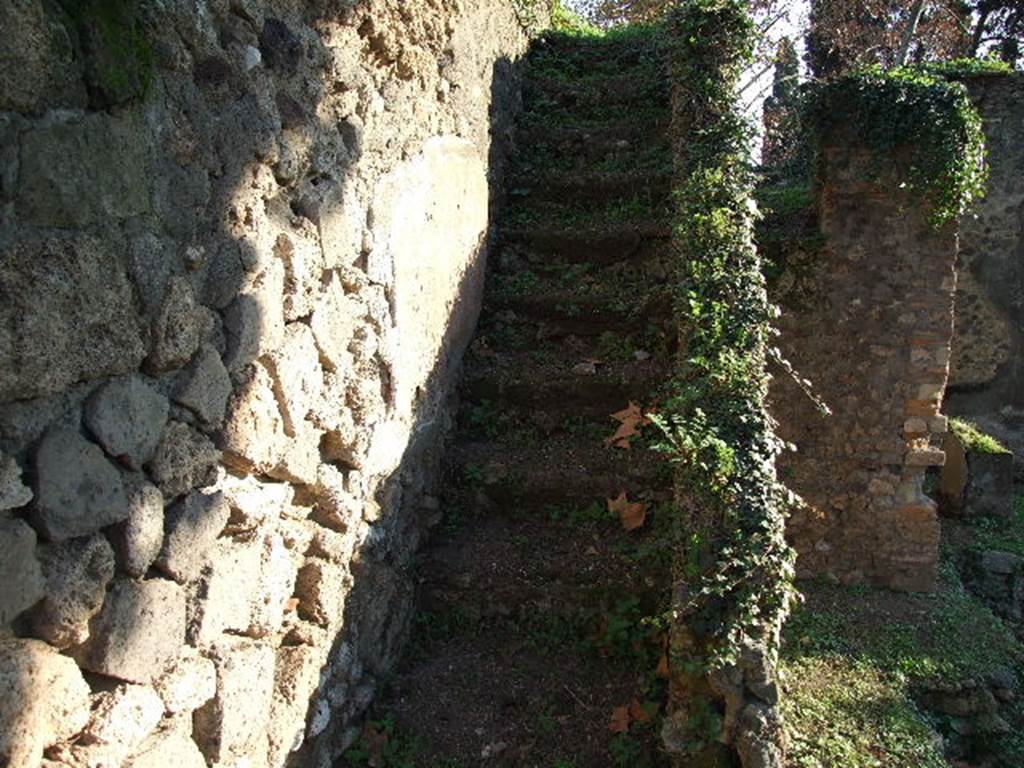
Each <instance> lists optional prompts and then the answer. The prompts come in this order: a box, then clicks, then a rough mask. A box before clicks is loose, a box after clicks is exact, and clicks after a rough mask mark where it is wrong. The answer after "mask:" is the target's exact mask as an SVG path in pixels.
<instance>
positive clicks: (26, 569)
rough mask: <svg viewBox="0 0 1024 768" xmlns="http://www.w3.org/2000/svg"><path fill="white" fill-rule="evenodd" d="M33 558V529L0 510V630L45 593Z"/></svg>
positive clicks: (34, 540)
mask: <svg viewBox="0 0 1024 768" xmlns="http://www.w3.org/2000/svg"><path fill="white" fill-rule="evenodd" d="M45 589H46V579H45V578H44V577H43V571H42V568H41V567H40V565H39V561H38V560H37V559H36V533H35V531H33V530H32V529H31V528H30V527H29V526H28V525H26V524H25V523H23V522H22V521H21V520H17V519H15V518H12V517H8V516H6V515H3V514H0V634H2V633H4V632H5V631H6V629H7V627H8V625H9V624H10V623H11V621H12V620H13V619H14V618H15V617H16V616H17V615H18V614H20V613H21V612H22V611H24V610H25V609H27V608H30V607H31V606H32V605H34V604H35V603H37V602H38V601H39V600H40V598H42V597H43V595H44V594H45Z"/></svg>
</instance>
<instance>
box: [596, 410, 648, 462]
mask: <svg viewBox="0 0 1024 768" xmlns="http://www.w3.org/2000/svg"><path fill="white" fill-rule="evenodd" d="M611 417H612V418H613V419H615V420H616V421H617V422H619V428H618V429H617V430H616V431H615V434H614V435H612V436H611V437H609V438H607V439H606V440H605V441H604V446H605V448H610V447H612V446H614V447H616V448H623V449H625V450H627V451H628V450H629V448H630V442H629V441H630V440H631V439H632V438H634V437H639V435H640V429H639V428H640V427H643V426H646V425H647V424H649V423H650V420H649V419H648V418H647V417H646V416H644V413H643V410H642V409H641V408H640V406H639V405H637V404H636V403H634V402H630V404H629V406H628V407H626V408H624V409H623V410H621V411H617V412H616V413H613V414H611Z"/></svg>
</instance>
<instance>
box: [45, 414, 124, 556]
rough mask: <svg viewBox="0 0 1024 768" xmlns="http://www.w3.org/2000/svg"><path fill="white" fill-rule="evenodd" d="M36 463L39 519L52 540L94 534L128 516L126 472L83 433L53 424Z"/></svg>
mask: <svg viewBox="0 0 1024 768" xmlns="http://www.w3.org/2000/svg"><path fill="white" fill-rule="evenodd" d="M35 462H36V483H37V486H36V509H35V512H36V520H37V521H38V523H39V525H40V527H41V528H42V529H43V532H44V533H45V534H46V535H47V536H48V537H49V538H50V539H52V540H54V541H64V540H66V539H70V538H74V537H76V536H88V535H89V534H92V533H95V532H96V531H98V530H99V529H100V528H104V527H106V526H108V525H111V524H112V523H117V522H120V521H121V520H124V519H125V518H126V517H128V500H127V498H126V497H125V493H124V485H123V483H122V482H121V474H120V473H119V472H118V471H117V468H116V467H114V465H113V464H111V463H110V462H109V461H108V460H107V458H106V457H105V456H104V455H103V451H101V450H100V448H99V446H97V445H95V444H94V443H90V442H89V441H88V440H86V439H85V438H84V437H82V436H81V435H80V434H79V433H78V432H76V431H74V430H71V429H68V428H66V427H54V428H52V429H50V430H49V431H48V432H47V433H46V435H45V436H44V437H43V440H42V442H41V443H40V444H39V448H38V450H37V451H36V457H35Z"/></svg>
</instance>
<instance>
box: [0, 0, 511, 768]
mask: <svg viewBox="0 0 1024 768" xmlns="http://www.w3.org/2000/svg"><path fill="white" fill-rule="evenodd" d="M115 5H116V3H115ZM406 5H407V4H406ZM335 6H336V4H328V3H306V4H304V6H303V7H302V8H301V9H300V8H298V7H295V8H292V9H290V10H289V11H288V12H283V11H282V12H281V13H280V16H279V17H272V16H270V15H267V14H265V13H264V12H263V10H262V8H261V7H259V6H258V4H255V3H238V4H232V5H231V7H230V8H227V7H225V8H220V7H219V6H218V7H217V8H215V9H211V8H208V7H206V6H205V5H201V4H200V5H196V6H195V7H194V8H182V7H174V8H169V9H167V10H158V9H155V8H149V9H148V10H146V11H143V12H142V13H143V14H149V15H148V16H146V17H145V18H144V19H141V21H140V23H139V24H138V25H136V24H135V22H134V21H129V22H124V21H123V19H118V20H115V21H116V22H117V23H116V24H114V26H113V27H112V26H111V24H112V23H113V22H112V21H111V20H110V19H109V18H106V17H104V16H102V15H100V16H98V17H90V16H88V15H84V16H76V15H75V14H74V13H71V14H67V13H62V12H57V11H55V10H53V9H51V8H49V7H47V8H44V7H43V5H42V3H25V4H22V5H20V6H19V7H18V8H11V7H8V9H7V10H4V11H0V17H3V16H6V18H5V19H4V20H5V22H6V27H7V29H8V30H9V31H10V38H11V39H12V40H16V41H18V44H17V45H14V46H12V51H13V53H11V54H10V55H7V56H5V57H3V58H0V86H3V87H2V88H0V91H3V92H4V93H6V94H7V96H6V97H5V98H3V99H0V109H3V110H6V111H3V112H0V138H2V139H3V142H2V144H3V147H4V150H2V151H0V161H2V163H3V166H2V171H3V173H2V174H0V181H2V186H0V203H2V207H0V215H2V217H3V218H2V221H3V226H2V234H0V249H2V253H3V255H2V260H0V297H2V301H0V305H3V306H4V307H5V308H4V309H0V328H2V329H3V330H2V331H0V338H2V339H3V341H4V343H3V344H2V345H0V370H2V371H3V372H2V373H0V449H2V451H3V455H0V460H2V461H3V466H2V467H0V469H2V470H3V478H2V479H3V487H2V488H0V500H2V501H3V507H2V508H3V509H5V510H6V509H8V508H10V509H11V510H12V511H10V512H7V511H5V512H2V513H0V514H2V515H5V516H6V517H4V518H2V519H0V524H2V525H3V526H4V531H3V534H4V538H3V540H2V541H0V550H2V553H3V559H4V561H5V563H4V564H0V575H4V576H7V575H8V570H9V569H11V570H12V571H13V572H12V573H11V574H10V578H9V579H5V582H6V586H0V614H2V615H0V620H2V622H3V624H4V625H5V627H6V625H7V624H8V623H9V622H12V619H13V622H12V623H11V627H12V629H13V635H14V637H15V638H24V639H14V638H9V639H6V640H0V646H2V647H0V677H2V678H3V684H4V687H5V689H6V690H8V691H12V692H13V694H12V695H10V696H8V697H6V701H5V702H4V703H0V724H2V725H3V729H2V730H3V732H4V735H3V736H0V755H3V756H4V757H5V758H6V759H7V761H8V762H9V764H10V765H12V766H13V765H36V764H38V762H39V758H40V753H41V751H42V750H43V749H44V748H45V749H46V750H47V756H48V757H50V758H51V759H53V760H54V761H56V762H57V763H58V764H61V763H63V764H69V765H78V764H98V763H100V762H104V761H106V762H110V763H120V762H123V761H124V760H125V759H126V758H129V757H130V756H132V755H135V757H134V758H132V760H134V761H135V762H131V763H130V764H132V765H136V766H137V767H141V766H143V765H160V764H168V761H169V760H171V759H172V758H171V756H172V755H173V756H174V757H173V761H174V762H177V763H180V762H182V761H184V762H185V763H186V764H187V765H192V764H195V765H197V766H199V765H205V763H206V762H207V761H210V762H212V763H214V764H218V763H226V762H233V761H237V760H240V759H244V758H252V759H256V761H257V764H262V761H263V757H262V754H263V752H264V751H266V752H267V753H268V755H269V756H268V758H267V761H268V763H269V764H271V765H284V764H286V763H289V764H302V765H329V764H330V762H331V760H332V759H333V756H334V755H336V754H337V752H338V751H340V750H341V749H342V748H343V747H344V746H345V743H346V741H347V740H348V739H350V738H351V737H352V735H353V734H352V732H351V731H350V730H349V729H348V725H349V724H350V722H351V721H352V719H353V718H355V717H357V716H358V715H359V713H360V712H361V711H362V709H364V708H365V706H366V705H367V704H368V703H369V700H370V698H371V697H372V695H373V692H374V687H375V679H376V678H377V677H378V676H380V675H381V674H383V673H384V672H386V671H387V669H388V668H389V667H390V666H392V665H393V663H394V661H395V658H396V655H397V653H398V651H399V648H400V646H401V643H402V640H403V639H404V637H405V634H406V629H407V627H408V624H409V618H410V616H411V613H412V592H413V590H412V584H411V579H410V573H409V571H410V566H411V558H412V555H413V553H414V551H415V549H416V546H417V544H418V542H419V540H420V538H421V536H422V534H423V532H424V531H425V530H426V528H427V527H428V526H429V524H430V523H431V522H432V521H433V520H434V519H435V518H436V517H437V516H438V509H437V503H436V498H437V496H436V495H435V493H434V484H435V483H436V481H437V477H438V468H439V465H440V462H441V452H442V447H443V439H444V435H445V434H446V432H447V429H448V424H449V422H450V408H451V401H452V396H451V393H452V384H453V382H454V378H455V376H456V375H457V372H458V368H459V363H460V360H461V355H462V352H463V350H464V348H465V345H466V343H467V342H468V340H469V336H470V335H471V333H472V329H473V327H474V325H475V322H476V318H477V313H478V310H479V303H480V296H481V292H482V279H483V272H484V268H485V260H486V244H487V243H486V238H487V232H488V231H489V218H490V217H491V215H492V211H493V205H494V203H495V202H496V201H497V199H498V198H497V190H498V188H499V184H500V179H501V168H502V167H503V158H504V155H505V154H506V152H507V149H508V142H509V141H510V137H511V125H510V119H511V115H512V113H513V112H514V111H515V107H516V101H517V99H518V96H517V94H518V87H517V73H516V67H515V66H514V64H513V63H512V60H511V59H510V58H509V57H507V56H496V55H495V52H496V51H499V50H502V49H503V48H504V49H507V48H518V49H519V51H521V49H522V40H521V39H520V38H522V37H523V35H522V30H519V29H517V30H515V32H516V34H513V31H512V30H510V29H504V28H499V27H497V26H496V24H497V22H495V21H494V19H493V18H492V17H493V14H490V13H488V10H489V9H488V8H487V7H486V4H485V3H477V4H473V6H472V8H471V12H468V15H467V16H465V17H463V18H462V19H461V21H462V23H463V25H464V28H463V29H459V28H458V24H451V19H450V18H446V17H445V16H443V15H441V14H437V13H436V12H434V16H423V17H420V18H418V22H421V23H418V24H417V25H413V26H412V27H407V25H405V24H404V19H405V18H406V15H407V13H408V12H409V9H407V8H404V7H403V4H402V3H399V2H397V0H395V1H391V0H380V2H372V3H365V4H362V5H359V6H355V5H352V4H350V5H347V6H346V7H345V9H344V10H340V11H339V10H337V9H336V7H335ZM97 7H98V6H97ZM420 10H421V11H422V12H423V13H424V14H426V12H427V9H426V8H424V9H420ZM451 13H454V12H451ZM509 13H511V12H509ZM126 18H129V19H133V18H134V16H132V15H131V14H129V15H128V16H127V17H126ZM512 18H514V17H512ZM481 24H482V25H483V37H481V30H479V29H475V28H473V25H481ZM111 30H113V32H111ZM147 30H149V31H151V30H160V32H159V35H157V36H155V37H153V38H146V37H140V36H139V35H141V34H142V33H143V32H145V31H147ZM112 34H113V35H114V36H113V37H111V35H112ZM487 35H490V36H491V39H489V40H488V39H487V37H486V36H487ZM474 36H476V38H478V40H477V42H476V43H474V44H476V45H477V47H476V48H472V49H470V50H468V52H467V51H465V50H463V48H465V46H466V45H467V44H468V41H469V40H470V38H473V37H474ZM479 39H482V40H483V42H482V43H481V42H480V41H479ZM124 40H129V41H131V45H130V46H129V48H128V49H127V53H125V50H126V49H124V47H123V46H121V43H122V42H123V41H124ZM41 41H42V42H46V43H47V44H49V43H50V42H53V41H56V42H61V43H62V44H66V47H64V48H59V50H60V51H61V55H59V56H52V57H51V56H48V55H45V54H44V55H40V54H39V51H40V50H43V51H44V52H45V51H46V50H48V49H47V48H42V49H40V47H39V46H40V43H41ZM113 42H116V43H117V45H114V44H113ZM487 45H490V46H491V48H487V47H486V46H487ZM132 46H134V47H132ZM460 46H462V48H460ZM456 51H459V53H460V56H459V57H457V56H456V53H455V52H456ZM519 51H516V52H519ZM126 56H127V58H125V57H126ZM150 60H152V61H153V62H154V63H155V69H154V70H153V74H152V82H150V83H149V84H148V85H146V81H147V80H148V79H149V78H150V75H149V74H148V72H149V69H148V62H149V61H150ZM465 60H468V64H467V63H466V61H465ZM127 65H131V66H135V65H138V66H139V67H140V69H139V70H138V71H135V70H132V69H129V71H128V72H127V74H125V73H124V72H123V71H121V72H119V71H118V70H117V67H123V66H127ZM133 73H134V74H133ZM474 78H479V80H480V81H481V83H480V84H481V85H483V86H484V89H483V91H482V92H476V91H479V89H475V88H474V86H475V85H476V82H475V80H474ZM136 86H137V87H136ZM487 86H489V89H488V87H487ZM143 87H145V88H146V89H148V95H146V96H145V98H144V99H139V98H138V97H139V95H140V91H141V90H142V89H143ZM431 89H433V92H431ZM488 106H489V110H490V111H489V113H485V110H486V109H487V107H488ZM432 136H433V137H444V138H430V137H432ZM492 137H493V140H492ZM485 144H486V146H487V148H488V157H487V158H486V159H485V158H483V157H482V156H481V154H482V152H481V149H480V148H481V147H482V146H484V145H485ZM11 147H13V148H14V151H13V152H11V151H10V148H11ZM481 197H482V199H481ZM410 307H411V308H413V309H412V310H409V309H408V308H410ZM22 471H23V472H24V475H23V478H24V482H25V483H26V484H27V485H29V486H31V494H32V496H33V497H34V498H32V500H31V501H30V502H29V500H28V498H27V497H26V494H27V492H28V491H27V489H26V488H24V487H23V486H22V479H21V477H19V475H21V474H22ZM26 502H28V503H26ZM37 536H38V538H39V541H40V543H39V545H38V546H36V544H35V540H36V537H37ZM10 563H14V564H15V565H14V566H13V568H12V566H11V565H10ZM15 616H16V618H15ZM29 638H41V639H42V640H45V641H46V643H45V644H44V643H42V642H39V641H38V640H36V639H29ZM186 639H187V643H186ZM54 649H57V650H59V651H60V653H57V652H56V651H54ZM68 657H71V658H74V659H75V660H76V662H77V664H78V667H75V666H74V665H71V664H70V663H69V662H68ZM79 668H80V669H81V673H80V672H79ZM83 674H84V679H85V681H86V682H82V680H83V677H82V675H83ZM128 713H130V715H129V714H128ZM193 740H194V743H193ZM196 745H198V747H199V749H197V746H196ZM300 747H301V748H300ZM200 749H201V752H202V754H200ZM296 750H298V751H296Z"/></svg>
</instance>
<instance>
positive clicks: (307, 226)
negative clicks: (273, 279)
mask: <svg viewBox="0 0 1024 768" xmlns="http://www.w3.org/2000/svg"><path fill="white" fill-rule="evenodd" d="M274 255H275V256H277V258H279V259H281V261H282V262H283V263H284V267H285V281H284V316H285V319H286V320H296V319H298V318H300V317H304V316H306V315H308V314H309V313H310V312H312V311H313V306H314V304H315V302H316V298H317V294H318V293H319V292H320V280H321V275H322V274H323V271H324V257H323V253H322V252H321V250H320V237H319V235H318V233H317V231H316V228H315V227H314V226H313V223H312V222H310V221H309V220H308V219H299V220H298V221H296V222H294V223H293V229H292V231H291V232H288V233H285V232H282V233H280V234H279V235H278V236H277V239H276V240H275V241H274Z"/></svg>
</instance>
